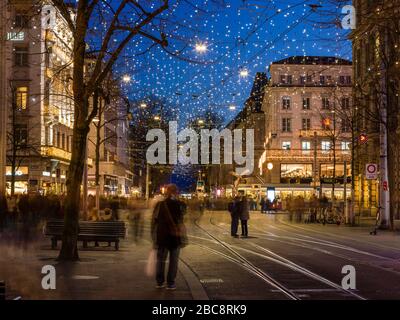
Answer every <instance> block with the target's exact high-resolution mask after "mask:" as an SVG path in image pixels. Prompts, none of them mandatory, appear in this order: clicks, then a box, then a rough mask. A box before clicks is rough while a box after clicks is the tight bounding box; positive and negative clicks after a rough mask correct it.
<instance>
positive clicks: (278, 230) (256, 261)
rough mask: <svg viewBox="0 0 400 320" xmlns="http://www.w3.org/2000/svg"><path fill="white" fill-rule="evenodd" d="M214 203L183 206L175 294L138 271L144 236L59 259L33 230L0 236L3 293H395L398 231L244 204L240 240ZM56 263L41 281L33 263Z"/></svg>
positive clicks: (399, 268) (399, 276) (399, 285)
mask: <svg viewBox="0 0 400 320" xmlns="http://www.w3.org/2000/svg"><path fill="white" fill-rule="evenodd" d="M229 218H230V216H229V214H228V212H224V211H214V212H207V211H206V212H205V213H203V214H200V213H199V212H192V213H189V214H188V216H187V221H186V223H187V227H188V233H189V242H190V245H188V246H187V247H186V248H184V249H183V251H182V254H181V263H180V270H179V273H178V279H177V286H178V289H177V290H176V291H175V292H167V291H165V290H157V289H155V288H154V281H153V279H152V278H151V277H148V276H146V274H145V266H146V261H147V257H148V254H149V251H150V248H151V246H150V242H149V237H148V233H149V220H148V213H147V215H145V223H144V234H145V237H144V238H143V239H141V240H140V241H139V242H138V243H135V241H134V240H133V229H132V226H131V224H132V223H130V231H129V236H128V238H127V239H126V240H124V241H123V242H122V244H121V249H120V251H118V252H116V251H114V250H113V247H110V248H109V247H106V244H101V247H98V248H93V247H89V248H88V249H81V251H80V257H81V261H80V262H78V263H75V264H65V263H64V264H60V263H58V262H56V261H55V258H56V256H57V253H58V252H57V251H55V250H51V249H50V240H49V239H45V238H44V237H43V236H42V235H41V234H39V235H36V236H34V235H33V234H31V235H29V238H30V241H28V242H24V241H23V239H21V238H18V237H16V236H15V234H14V235H12V234H10V233H3V234H2V235H1V252H2V255H1V256H0V266H1V267H0V279H5V280H6V282H7V290H8V296H7V297H8V298H9V299H12V298H15V297H17V296H21V297H22V298H23V299H222V300H231V299H305V300H308V299H399V298H400V234H399V233H397V234H396V233H392V232H379V233H378V235H377V236H371V235H369V231H370V230H371V227H370V226H364V227H356V228H350V227H345V226H336V225H325V226H322V225H318V224H313V225H310V224H294V223H289V222H287V221H286V220H287V219H286V216H285V215H265V214H264V215H261V214H260V213H255V212H253V213H252V214H251V219H250V221H249V234H250V236H249V238H232V237H231V236H230V225H229ZM45 264H52V265H55V266H56V270H57V289H56V290H43V289H42V288H41V276H42V275H41V273H40V270H41V267H42V266H43V265H45ZM345 265H352V266H354V267H355V270H356V290H344V289H343V288H341V281H342V277H344V275H343V274H341V270H342V267H343V266H345Z"/></svg>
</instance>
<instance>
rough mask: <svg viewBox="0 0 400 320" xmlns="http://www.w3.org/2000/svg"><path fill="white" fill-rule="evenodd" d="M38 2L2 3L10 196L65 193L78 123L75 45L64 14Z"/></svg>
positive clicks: (13, 1) (4, 101) (4, 97)
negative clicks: (74, 88) (75, 123)
mask: <svg viewBox="0 0 400 320" xmlns="http://www.w3.org/2000/svg"><path fill="white" fill-rule="evenodd" d="M36 3H37V2H34V1H18V0H11V1H5V0H2V1H1V10H2V15H1V21H0V23H1V25H2V29H3V30H4V31H5V37H6V38H5V39H3V40H2V41H3V43H4V47H3V52H2V58H3V61H2V63H4V64H3V66H2V67H3V70H4V72H3V73H2V74H1V77H2V81H1V84H2V88H1V92H2V93H4V95H2V97H1V103H2V106H1V107H2V110H3V112H5V111H6V113H7V116H6V118H7V120H6V122H7V147H6V150H7V167H6V176H7V192H11V187H12V185H14V189H15V193H27V192H42V193H47V192H54V193H62V192H64V191H65V179H66V172H67V170H68V164H69V161H70V157H71V153H70V151H71V140H72V139H71V135H72V126H73V119H74V112H73V100H72V90H71V87H72V81H71V75H72V67H73V66H72V61H71V50H72V45H73V43H72V37H71V33H70V32H69V29H68V27H67V24H66V22H65V20H64V19H63V18H62V17H61V15H60V14H59V13H58V12H57V11H56V10H55V9H54V8H51V7H46V6H44V7H43V4H40V5H37V4H36ZM73 14H74V13H73V10H72V9H71V15H73ZM2 36H3V34H2Z"/></svg>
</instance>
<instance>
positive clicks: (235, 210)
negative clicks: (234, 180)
mask: <svg viewBox="0 0 400 320" xmlns="http://www.w3.org/2000/svg"><path fill="white" fill-rule="evenodd" d="M228 210H229V212H230V214H231V236H232V237H235V238H237V237H238V234H237V231H238V227H239V215H240V198H239V197H238V196H236V197H235V199H233V201H232V202H231V203H230V204H229V206H228Z"/></svg>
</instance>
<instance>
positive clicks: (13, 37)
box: [7, 32, 25, 41]
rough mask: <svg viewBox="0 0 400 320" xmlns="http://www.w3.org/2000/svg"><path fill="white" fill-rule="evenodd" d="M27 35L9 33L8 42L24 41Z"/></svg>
mask: <svg viewBox="0 0 400 320" xmlns="http://www.w3.org/2000/svg"><path fill="white" fill-rule="evenodd" d="M24 39H25V33H23V32H8V33H7V40H10V41H24Z"/></svg>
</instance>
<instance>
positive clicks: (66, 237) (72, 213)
mask: <svg viewBox="0 0 400 320" xmlns="http://www.w3.org/2000/svg"><path fill="white" fill-rule="evenodd" d="M88 132H89V128H86V127H84V128H78V124H76V125H75V127H74V134H73V148H72V155H71V163H70V166H69V171H68V177H67V196H66V198H65V207H64V230H63V235H62V247H61V251H60V254H59V256H58V260H67V261H76V260H79V255H78V247H77V241H78V232H79V203H80V194H81V192H80V191H81V184H82V176H83V169H84V168H83V167H84V163H85V161H84V160H85V159H84V157H85V148H86V136H87V134H88Z"/></svg>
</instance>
